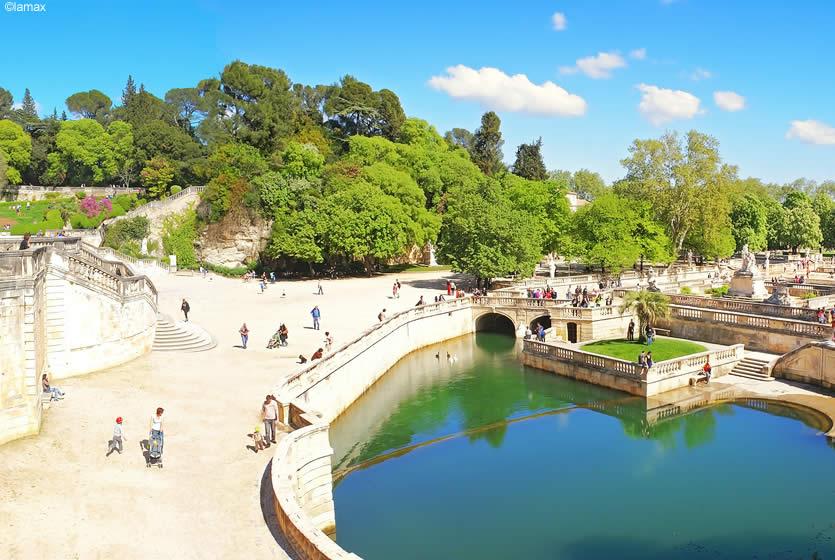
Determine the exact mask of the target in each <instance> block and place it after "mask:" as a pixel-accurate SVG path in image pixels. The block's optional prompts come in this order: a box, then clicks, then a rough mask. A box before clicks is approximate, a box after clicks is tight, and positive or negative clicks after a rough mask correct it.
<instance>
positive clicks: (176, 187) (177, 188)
mask: <svg viewBox="0 0 835 560" xmlns="http://www.w3.org/2000/svg"><path fill="white" fill-rule="evenodd" d="M182 190H183V187H181V186H180V185H172V187H171V189H170V193H171V194H172V195H174V194H177V193H178V192H180V191H182Z"/></svg>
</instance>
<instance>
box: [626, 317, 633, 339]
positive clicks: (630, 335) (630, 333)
mask: <svg viewBox="0 0 835 560" xmlns="http://www.w3.org/2000/svg"><path fill="white" fill-rule="evenodd" d="M626 340H628V341H630V342H632V341H633V340H635V320H634V319H629V326H628V327H626Z"/></svg>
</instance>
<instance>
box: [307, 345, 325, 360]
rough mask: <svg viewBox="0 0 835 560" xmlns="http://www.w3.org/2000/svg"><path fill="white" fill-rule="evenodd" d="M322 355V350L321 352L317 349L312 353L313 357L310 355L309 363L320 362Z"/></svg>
mask: <svg viewBox="0 0 835 560" xmlns="http://www.w3.org/2000/svg"><path fill="white" fill-rule="evenodd" d="M323 354H324V350H322V349H321V348H319V349H318V350H316V351H315V352H314V353H313V355H312V356H310V361H311V362H312V361H314V360H321V359H322V355H323Z"/></svg>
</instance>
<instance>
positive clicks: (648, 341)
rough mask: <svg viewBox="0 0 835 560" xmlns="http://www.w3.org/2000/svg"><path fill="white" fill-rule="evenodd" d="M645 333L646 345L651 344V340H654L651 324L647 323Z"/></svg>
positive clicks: (653, 330)
mask: <svg viewBox="0 0 835 560" xmlns="http://www.w3.org/2000/svg"><path fill="white" fill-rule="evenodd" d="M646 335H647V346H652V341H653V340H655V329H653V328H652V327H651V326H649V325H647V329H646Z"/></svg>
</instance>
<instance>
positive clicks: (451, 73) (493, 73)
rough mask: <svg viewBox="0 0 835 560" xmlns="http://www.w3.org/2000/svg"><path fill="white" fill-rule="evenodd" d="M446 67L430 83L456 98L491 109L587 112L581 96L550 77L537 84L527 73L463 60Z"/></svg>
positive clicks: (574, 114)
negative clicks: (467, 63)
mask: <svg viewBox="0 0 835 560" xmlns="http://www.w3.org/2000/svg"><path fill="white" fill-rule="evenodd" d="M446 71H447V75H445V76H433V77H432V78H430V79H429V85H430V86H432V87H433V88H435V89H437V90H440V91H443V92H445V93H447V94H448V95H450V96H451V97H454V98H456V99H467V100H470V101H478V102H479V103H481V104H482V105H483V106H484V107H487V108H488V109H493V110H496V111H512V112H517V113H530V114H534V115H559V116H565V117H578V116H581V115H583V114H585V112H586V101H585V100H584V99H583V98H582V97H580V96H579V95H574V94H572V93H568V92H567V91H566V90H564V89H563V88H561V87H560V86H558V85H557V84H555V83H554V82H551V81H548V82H543V83H542V84H534V83H533V82H531V81H530V80H529V79H528V77H527V76H525V75H524V74H514V75H513V76H508V75H507V74H505V73H504V72H502V71H501V70H499V69H498V68H487V67H485V68H480V69H478V70H475V69H473V68H470V67H468V66H464V65H463V64H459V65H457V66H451V67H449V68H447V69H446Z"/></svg>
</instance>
